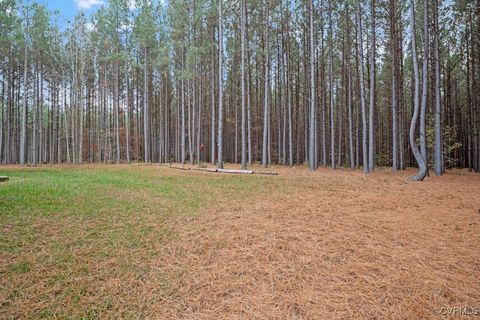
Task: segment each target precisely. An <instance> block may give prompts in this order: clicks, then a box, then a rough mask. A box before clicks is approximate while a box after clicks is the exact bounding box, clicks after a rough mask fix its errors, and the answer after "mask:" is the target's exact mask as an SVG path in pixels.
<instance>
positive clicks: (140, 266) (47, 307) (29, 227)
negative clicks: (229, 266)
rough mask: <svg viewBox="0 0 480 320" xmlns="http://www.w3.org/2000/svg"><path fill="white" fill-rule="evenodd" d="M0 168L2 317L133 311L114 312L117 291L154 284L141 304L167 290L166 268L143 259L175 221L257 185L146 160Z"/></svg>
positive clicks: (151, 255)
mask: <svg viewBox="0 0 480 320" xmlns="http://www.w3.org/2000/svg"><path fill="white" fill-rule="evenodd" d="M0 175H6V176H9V177H10V180H9V181H8V182H5V183H0V310H2V309H3V310H4V311H3V312H2V311H0V314H2V313H3V315H6V316H7V318H8V317H20V318H24V317H27V318H32V317H33V318H61V319H75V318H86V319H90V318H98V317H102V315H107V314H109V310H114V311H115V312H114V313H113V314H115V315H117V316H121V317H122V318H137V316H138V315H141V314H142V310H138V309H136V308H135V307H133V308H125V309H124V310H122V309H121V305H122V301H121V299H118V297H123V296H125V295H126V294H127V293H128V291H129V290H136V289H135V288H136V286H137V285H139V283H144V282H147V283H148V287H149V288H155V290H156V291H157V292H150V294H149V296H148V297H145V299H146V301H144V305H148V304H154V303H158V299H161V297H165V296H168V295H170V294H173V287H174V284H173V283H172V277H176V275H171V274H168V271H166V270H162V268H157V267H156V268H153V267H152V263H153V262H154V261H158V260H159V259H160V260H161V257H162V243H165V241H168V240H169V239H173V238H175V237H176V236H177V235H176V233H175V224H176V223H185V221H187V222H188V220H189V219H191V218H192V217H194V216H195V215H196V214H198V213H199V212H202V210H208V208H209V206H214V205H215V199H216V198H217V197H219V196H221V197H222V199H227V201H228V199H229V198H230V199H238V198H240V197H245V196H249V195H251V194H254V193H256V192H258V190H260V188H261V187H262V184H264V183H265V182H264V181H265V180H264V179H263V180H262V179H259V178H257V177H252V176H236V177H235V178H232V177H231V176H229V175H215V174H189V175H185V174H183V173H177V172H176V171H175V170H171V169H167V168H162V167H154V166H151V167H149V166H138V167H134V166H78V167H75V166H70V167H65V168H56V167H45V168H25V169H24V168H22V169H18V168H15V169H14V168H7V169H0ZM178 254H182V253H181V252H179V253H178ZM137 289H138V288H137ZM138 290H140V289H138ZM142 290H143V289H142ZM123 304H125V301H124V302H123ZM127 305H128V304H127ZM132 305H137V306H138V305H141V304H135V303H133V304H132ZM0 318H2V316H0ZM102 318H103V317H102Z"/></svg>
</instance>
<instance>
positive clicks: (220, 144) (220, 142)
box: [218, 0, 223, 169]
mask: <svg viewBox="0 0 480 320" xmlns="http://www.w3.org/2000/svg"><path fill="white" fill-rule="evenodd" d="M218 168H219V169H223V0H218Z"/></svg>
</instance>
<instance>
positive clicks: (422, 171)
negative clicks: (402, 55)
mask: <svg viewBox="0 0 480 320" xmlns="http://www.w3.org/2000/svg"><path fill="white" fill-rule="evenodd" d="M410 5H411V8H410V11H411V12H410V25H411V27H412V30H415V0H411V4H410ZM411 38H412V56H413V72H414V79H415V87H414V93H413V107H414V109H413V116H412V122H411V123H410V135H409V138H410V146H411V148H412V152H413V155H414V157H415V160H416V161H417V163H418V168H419V170H418V174H417V175H416V176H414V177H411V179H412V180H415V181H421V180H423V179H425V176H426V175H427V166H426V163H425V160H424V159H423V157H422V155H421V153H420V150H419V149H418V145H417V142H416V141H415V129H416V127H417V121H418V114H419V111H420V110H419V109H420V105H419V97H418V95H419V82H420V79H419V75H418V61H417V46H416V40H415V38H416V37H415V32H412V33H411Z"/></svg>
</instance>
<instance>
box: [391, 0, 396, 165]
mask: <svg viewBox="0 0 480 320" xmlns="http://www.w3.org/2000/svg"><path fill="white" fill-rule="evenodd" d="M395 17H396V14H395V1H394V0H390V43H391V56H392V170H393V171H397V170H398V132H397V131H398V117H397V115H398V114H397V82H396V80H397V73H396V72H397V66H396V64H397V57H396V51H397V50H396V45H395V43H396V41H395V40H396V39H395V37H396V32H395V27H396V25H395V23H396V21H395V20H396V19H395Z"/></svg>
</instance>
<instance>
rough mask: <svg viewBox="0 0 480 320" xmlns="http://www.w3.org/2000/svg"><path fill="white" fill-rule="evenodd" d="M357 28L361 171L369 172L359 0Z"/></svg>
mask: <svg viewBox="0 0 480 320" xmlns="http://www.w3.org/2000/svg"><path fill="white" fill-rule="evenodd" d="M357 30H358V41H357V42H358V55H359V57H358V77H359V79H360V103H361V105H362V156H363V173H368V172H369V164H368V149H367V146H368V142H367V114H366V110H365V109H366V106H365V83H364V76H363V36H362V12H361V6H360V0H357Z"/></svg>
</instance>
